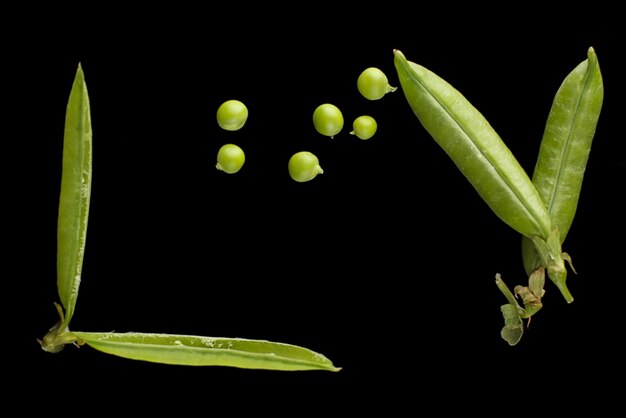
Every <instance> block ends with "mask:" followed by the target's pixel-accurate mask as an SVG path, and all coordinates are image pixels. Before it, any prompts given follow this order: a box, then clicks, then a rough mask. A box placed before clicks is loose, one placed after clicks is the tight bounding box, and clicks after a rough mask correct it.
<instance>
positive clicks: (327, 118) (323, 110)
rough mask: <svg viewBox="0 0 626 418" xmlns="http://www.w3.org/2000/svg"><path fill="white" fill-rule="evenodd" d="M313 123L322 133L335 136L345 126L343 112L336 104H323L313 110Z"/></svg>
mask: <svg viewBox="0 0 626 418" xmlns="http://www.w3.org/2000/svg"><path fill="white" fill-rule="evenodd" d="M313 125H314V126H315V130H317V132H319V133H320V134H322V135H324V136H329V137H331V138H333V137H334V136H335V135H337V134H338V133H339V132H340V131H341V129H342V128H343V114H342V113H341V110H339V108H338V107H337V106H335V105H334V104H330V103H324V104H321V105H319V106H318V107H317V108H316V109H315V111H313Z"/></svg>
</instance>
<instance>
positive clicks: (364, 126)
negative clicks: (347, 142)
mask: <svg viewBox="0 0 626 418" xmlns="http://www.w3.org/2000/svg"><path fill="white" fill-rule="evenodd" d="M377 129H378V124H377V123H376V119H374V118H373V117H371V116H369V115H362V116H359V117H358V118H356V119H355V120H354V122H353V123H352V131H351V132H350V134H351V135H355V136H356V137H357V138H359V139H363V140H366V139H370V138H371V137H373V136H374V134H375V133H376V130H377Z"/></svg>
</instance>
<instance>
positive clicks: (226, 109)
mask: <svg viewBox="0 0 626 418" xmlns="http://www.w3.org/2000/svg"><path fill="white" fill-rule="evenodd" d="M247 119H248V108H247V107H246V105H245V104H243V103H242V102H240V101H239V100H227V101H225V102H224V103H222V104H221V105H220V107H218V108H217V124H218V125H219V126H220V127H221V128H222V129H225V130H227V131H237V130H239V129H241V128H243V125H244V124H245V123H246V120H247Z"/></svg>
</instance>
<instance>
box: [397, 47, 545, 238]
mask: <svg viewBox="0 0 626 418" xmlns="http://www.w3.org/2000/svg"><path fill="white" fill-rule="evenodd" d="M394 63H395V66H396V70H397V72H398V77H399V79H400V84H401V86H402V90H403V91H404V94H405V96H406V98H407V101H408V102H409V105H410V106H411V108H412V109H413V112H414V113H415V115H416V116H417V118H418V120H419V121H420V122H421V124H422V125H423V126H424V128H425V129H426V130H427V131H428V133H430V135H431V136H432V137H433V139H434V140H435V141H436V142H437V143H438V144H439V145H440V146H441V148H443V150H444V151H445V152H446V153H447V154H448V156H449V157H450V158H451V159H452V161H453V162H454V163H455V165H456V166H457V167H458V168H459V170H460V171H461V172H462V173H463V175H464V176H465V177H466V178H467V179H468V180H469V181H470V183H471V184H472V186H474V188H475V189H476V191H477V192H478V194H479V195H480V196H481V197H482V198H483V200H484V201H485V202H486V203H487V205H488V206H489V207H490V208H491V209H492V210H493V212H494V213H495V214H496V215H497V216H498V217H499V218H500V219H501V220H502V221H504V222H505V223H506V224H508V225H509V226H510V227H512V228H513V229H515V230H516V231H518V232H519V233H521V234H522V235H524V236H527V237H536V238H538V239H539V240H547V239H548V237H549V235H550V232H551V230H552V226H551V223H550V217H549V216H548V212H547V210H546V208H545V206H544V204H543V202H542V200H541V198H540V196H539V194H538V193H537V190H536V189H535V187H534V186H533V184H532V182H531V180H530V178H529V177H528V175H527V174H526V172H525V171H524V169H523V168H522V167H521V166H520V164H519V162H518V161H517V160H516V159H515V157H514V156H513V154H512V153H511V151H510V150H509V148H507V146H506V145H505V144H504V142H503V141H502V139H501V138H500V137H499V136H498V134H497V133H496V132H495V130H494V129H493V128H492V127H491V125H490V124H489V123H488V122H487V120H486V119H485V118H484V116H483V115H482V114H481V113H480V112H479V111H478V110H477V109H476V108H475V107H474V106H473V105H472V104H471V103H470V102H469V101H468V100H467V99H466V98H465V97H464V96H463V95H462V94H461V93H460V92H459V91H458V90H456V89H455V88H454V87H452V86H451V85H450V84H448V83H447V82H446V81H445V80H443V79H442V78H440V77H439V76H437V75H436V74H434V73H433V72H431V71H430V70H428V69H426V68H424V67H422V66H420V65H418V64H415V63H413V62H410V61H407V59H406V58H405V57H404V55H403V54H402V53H401V52H400V51H398V50H395V51H394Z"/></svg>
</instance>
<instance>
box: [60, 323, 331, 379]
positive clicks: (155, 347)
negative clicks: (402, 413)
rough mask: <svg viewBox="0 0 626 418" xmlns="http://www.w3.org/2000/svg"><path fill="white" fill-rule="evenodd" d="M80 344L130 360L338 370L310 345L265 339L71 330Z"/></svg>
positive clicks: (269, 368)
mask: <svg viewBox="0 0 626 418" xmlns="http://www.w3.org/2000/svg"><path fill="white" fill-rule="evenodd" d="M72 334H73V335H74V336H76V337H77V338H78V343H79V344H83V343H84V344H87V345H89V346H91V347H93V348H94V349H96V350H99V351H102V352H104V353H108V354H113V355H116V356H120V357H125V358H129V359H133V360H143V361H149V362H155V363H164V364H176V365H185V366H230V367H239V368H244V369H267V370H285V371H296V370H328V371H339V370H341V368H339V367H335V366H334V365H333V363H332V362H331V361H330V360H329V359H328V358H326V357H325V356H323V355H321V354H318V353H316V352H314V351H311V350H309V349H306V348H303V347H299V346H295V345H290V344H284V343H275V342H271V341H264V340H248V339H243V338H214V337H200V336H194V335H169V334H145V333H135V332H133V333H113V332H107V333H97V332H72Z"/></svg>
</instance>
